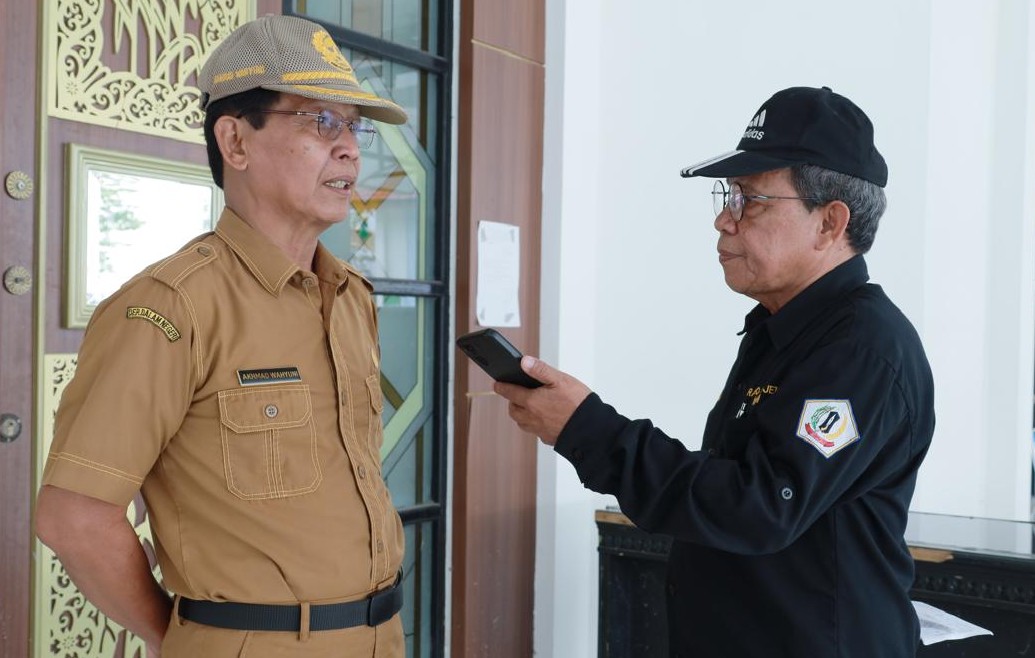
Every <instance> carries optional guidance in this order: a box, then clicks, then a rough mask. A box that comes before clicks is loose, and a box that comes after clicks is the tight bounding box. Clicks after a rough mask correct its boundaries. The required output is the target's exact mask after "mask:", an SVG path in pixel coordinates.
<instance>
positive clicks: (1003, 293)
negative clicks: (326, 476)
mask: <svg viewBox="0 0 1035 658" xmlns="http://www.w3.org/2000/svg"><path fill="white" fill-rule="evenodd" d="M1033 37H1035V17H1033V15H1032V11H1031V10H1030V9H1029V7H1028V3H1027V2H1026V0H969V1H964V0H912V1H910V2H902V1H901V0H871V1H870V2H866V3H853V4H852V5H851V6H850V7H849V5H848V4H847V3H837V2H829V0H785V1H784V2H781V3H771V2H766V1H764V0H727V1H725V2H721V3H720V2H714V1H712V0H653V1H652V2H650V3H628V2H617V1H615V0H547V54H546V58H547V98H546V125H547V134H546V148H545V162H544V214H543V224H544V225H543V327H542V356H543V357H544V358H546V359H548V360H551V361H553V362H555V363H557V364H559V365H560V367H561V368H563V369H566V370H568V371H569V372H572V373H573V374H575V375H576V376H578V377H580V378H582V379H583V380H585V381H586V382H587V383H589V384H590V385H591V386H592V387H593V388H594V389H595V390H596V391H597V392H599V393H600V394H601V395H602V396H603V397H604V399H605V400H607V401H609V402H611V403H612V404H614V405H615V406H617V407H618V409H619V410H620V411H622V412H623V413H625V414H626V415H629V416H633V417H649V418H651V419H652V420H654V421H655V422H656V423H657V424H658V425H659V426H660V427H662V428H664V429H665V430H666V431H667V432H669V433H670V434H672V435H674V436H677V437H680V438H681V439H682V440H683V441H684V442H685V443H686V444H687V445H688V446H691V447H696V446H699V445H700V434H701V431H702V429H703V426H704V420H705V416H706V414H707V412H708V410H709V409H710V407H711V405H712V404H713V402H714V401H715V399H716V397H717V396H718V393H719V389H720V387H721V386H722V383H723V381H724V380H725V376H726V374H727V372H728V369H729V367H730V365H731V363H732V361H733V357H734V354H735V350H736V345H737V337H736V335H735V333H736V332H737V331H738V330H739V329H740V327H741V325H742V322H743V315H744V313H746V312H747V310H749V309H750V307H751V306H752V302H751V301H750V300H747V299H746V298H743V297H739V296H738V295H736V294H734V293H732V292H730V291H729V290H728V289H726V287H725V284H724V283H723V280H722V273H721V269H720V268H719V265H718V262H717V258H716V253H715V241H716V237H717V236H716V233H715V231H714V229H713V228H712V213H711V200H710V195H709V194H708V192H709V191H710V186H711V181H698V180H690V181H687V180H683V179H681V178H680V177H679V173H678V172H679V169H680V168H681V167H683V166H685V165H687V164H690V163H691V162H696V161H698V160H701V159H703V158H706V157H709V156H711V155H715V154H718V153H721V152H724V151H727V150H730V149H732V148H733V147H734V146H735V145H736V142H737V139H738V137H739V135H740V133H741V132H742V131H743V128H744V125H745V124H746V123H747V121H748V120H749V119H750V118H751V116H752V115H753V114H754V112H755V110H756V109H757V108H758V106H759V105H761V103H762V102H763V101H764V100H765V99H766V98H768V96H769V95H771V94H772V93H773V92H774V91H776V90H778V89H781V88H784V87H788V86H794V85H809V86H820V85H827V86H830V87H832V88H833V89H834V90H835V91H837V92H839V93H842V94H845V95H847V96H848V97H849V98H852V99H853V100H855V101H856V102H857V103H858V104H859V105H860V106H861V107H862V108H863V109H864V110H865V111H866V112H867V113H868V114H869V116H870V118H871V119H872V120H873V122H874V124H875V128H876V139H877V145H878V147H879V148H880V149H881V151H882V152H883V154H884V156H885V158H886V159H887V161H888V165H889V169H890V182H889V185H888V189H887V192H888V198H889V209H888V212H887V214H886V215H885V218H884V220H883V222H882V226H881V229H880V232H879V234H878V236H877V241H876V244H875V245H874V248H873V250H872V251H871V253H870V255H869V256H868V257H867V260H868V262H869V265H870V273H871V277H872V279H873V280H874V281H875V282H877V283H880V284H881V285H883V286H884V287H885V289H886V290H887V291H888V293H889V295H890V296H891V297H892V299H893V300H895V301H896V302H897V303H898V305H899V306H900V307H901V308H902V309H903V311H904V312H905V313H906V314H907V315H908V316H909V317H910V319H911V320H912V321H913V322H914V324H915V325H916V326H917V329H918V330H919V331H920V334H921V336H922V337H923V339H924V342H925V345H926V347H927V350H928V355H929V357H930V360H931V363H932V367H933V369H934V371H935V378H936V386H937V390H936V397H937V401H936V412H937V415H938V428H937V431H936V434H935V441H934V445H933V447H932V449H931V452H930V455H929V457H928V459H927V462H926V463H925V465H924V467H923V469H922V471H921V476H920V482H919V484H918V489H917V493H916V496H915V498H914V508H915V509H918V510H922V511H927V512H937V513H946V514H959V515H974V516H990V517H998V518H1006V519H1027V518H1028V515H1029V512H1030V509H1029V506H1030V501H1029V493H1028V492H1029V487H1030V477H1031V476H1030V474H1031V466H1030V464H1031V458H1030V454H1031V427H1032V417H1031V410H1032V380H1033V365H1035V351H1033V344H1032V343H1033V336H1035V320H1033V298H1035V222H1033V221H1032V217H1033V210H1035V171H1033V165H1035V134H1033V130H1032V127H1033V126H1035V103H1033V102H1032V94H1033V93H1035V65H1033V64H1035V38H1033ZM551 282H553V283H554V285H553V286H552V287H551ZM540 458H541V459H540V467H539V482H540V523H539V527H538V529H537V530H538V540H537V541H538V552H537V573H536V584H537V597H536V652H537V655H541V656H557V657H562V656H590V655H595V647H596V596H597V586H596V578H597V571H596V565H597V553H596V544H597V535H596V528H595V526H594V524H593V510H594V509H596V508H598V507H600V506H602V505H604V504H606V503H607V502H608V499H605V498H603V497H600V496H596V495H595V494H591V493H588V492H585V491H584V490H583V489H582V487H581V485H580V484H579V483H578V481H577V478H575V476H574V472H573V469H572V468H571V466H570V465H568V464H567V463H566V462H564V461H562V460H559V459H558V458H557V457H556V456H554V455H553V454H552V453H551V452H549V451H547V450H545V449H544V450H543V451H542V452H541V454H540Z"/></svg>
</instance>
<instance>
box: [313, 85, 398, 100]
mask: <svg viewBox="0 0 1035 658" xmlns="http://www.w3.org/2000/svg"><path fill="white" fill-rule="evenodd" d="M294 87H296V88H298V89H302V90H304V91H315V92H320V93H321V94H328V95H331V96H341V97H342V98H359V99H363V100H371V101H383V100H384V99H383V98H381V97H379V96H378V95H377V94H368V93H367V92H365V91H345V90H343V89H331V88H330V87H318V86H316V85H294Z"/></svg>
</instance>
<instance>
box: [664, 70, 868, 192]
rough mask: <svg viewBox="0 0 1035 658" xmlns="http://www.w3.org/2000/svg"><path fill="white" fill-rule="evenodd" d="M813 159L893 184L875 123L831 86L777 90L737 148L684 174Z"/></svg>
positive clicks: (734, 171) (752, 170)
mask: <svg viewBox="0 0 1035 658" xmlns="http://www.w3.org/2000/svg"><path fill="white" fill-rule="evenodd" d="M797 164H810V165H816V166H817V167H823V168H825V169H830V170H832V171H837V172H840V173H842V174H848V175H849V176H855V177H857V178H862V179H864V180H868V181H870V182H871V183H875V184H877V185H879V186H881V187H884V186H885V185H887V183H888V165H887V164H886V163H885V162H884V158H883V157H882V156H881V154H880V153H879V152H878V151H877V147H876V146H874V145H873V124H872V123H870V120H869V118H867V116H866V114H865V113H863V111H862V110H860V109H859V107H858V106H857V105H856V104H855V103H853V102H852V101H850V100H848V99H847V98H845V97H844V96H841V95H840V94H835V93H834V92H833V91H831V90H830V88H829V87H823V88H821V89H815V88H813V87H791V88H790V89H784V90H783V91H778V92H776V93H775V94H773V96H772V98H770V99H769V100H767V101H766V102H765V103H764V104H763V105H762V107H760V108H758V112H756V113H755V116H754V117H753V118H752V119H751V121H750V122H749V123H748V126H747V129H746V130H745V131H744V136H743V137H741V138H740V143H739V144H737V150H736V151H731V152H729V153H724V154H722V155H719V156H716V157H714V158H711V159H709V160H705V161H704V162H699V163H697V164H694V165H690V166H689V167H687V168H686V169H684V170H683V171H682V174H683V177H684V178H689V177H691V176H704V177H706V178H732V177H734V176H748V175H750V174H758V173H761V172H763V171H770V170H772V169H782V168H783V167H790V166H792V165H797Z"/></svg>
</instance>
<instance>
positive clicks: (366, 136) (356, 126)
mask: <svg viewBox="0 0 1035 658" xmlns="http://www.w3.org/2000/svg"><path fill="white" fill-rule="evenodd" d="M256 112H257V113H259V114H288V115H294V116H300V117H313V121H315V122H316V132H317V133H319V134H320V137H323V138H324V139H326V140H327V141H331V142H333V141H334V140H336V139H338V136H339V135H341V133H342V132H344V130H345V129H346V128H348V129H349V132H350V133H352V136H353V137H355V138H356V144H358V145H359V148H361V149H365V148H369V147H370V145H371V144H373V143H374V135H376V134H377V130H375V129H374V124H372V123H371V122H370V121H368V120H366V119H356V120H351V119H346V118H345V117H343V116H342V115H340V114H338V113H337V112H335V111H333V110H321V111H319V112H301V111H298V110H256Z"/></svg>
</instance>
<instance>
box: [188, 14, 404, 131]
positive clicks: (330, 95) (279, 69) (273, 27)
mask: <svg viewBox="0 0 1035 658" xmlns="http://www.w3.org/2000/svg"><path fill="white" fill-rule="evenodd" d="M198 87H199V88H200V89H201V92H202V96H201V106H202V108H208V106H209V105H210V104H211V103H212V102H213V101H217V100H219V99H221V98H226V97H227V96H232V95H233V94H239V93H241V92H243V91H248V90H249V89H255V88H256V87H262V88H263V89H270V90H272V91H279V92H283V93H285V94H296V95H298V96H305V97H306V98H315V99H317V100H324V101H332V102H335V103H347V104H350V105H356V106H358V107H359V113H360V114H361V115H362V116H365V117H368V118H370V119H374V120H376V121H383V122H385V123H395V124H399V123H406V112H405V111H404V110H403V109H402V108H401V107H399V106H398V105H396V104H395V103H393V102H392V101H390V100H388V99H385V98H381V97H380V96H377V95H376V94H373V93H371V92H369V91H367V90H365V89H363V88H362V87H361V86H360V85H359V82H358V81H357V80H356V74H355V72H353V70H352V66H351V65H350V64H349V62H348V60H346V59H345V56H344V55H342V54H341V50H340V49H339V48H338V45H337V44H335V43H334V39H332V38H331V35H330V34H328V33H327V30H325V29H323V28H322V27H320V26H319V25H317V24H316V23H313V22H312V21H307V20H305V19H304V18H297V17H295V16H263V17H262V18H257V19H255V20H253V21H249V22H247V23H245V24H244V25H242V26H240V27H239V28H237V29H236V30H234V31H233V32H231V33H230V35H229V36H227V37H226V39H224V40H223V41H222V43H220V44H219V45H218V46H216V48H215V49H214V50H213V51H212V53H211V54H210V55H209V58H208V60H207V61H206V62H205V65H204V66H203V67H202V69H201V74H200V75H199V76H198Z"/></svg>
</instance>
